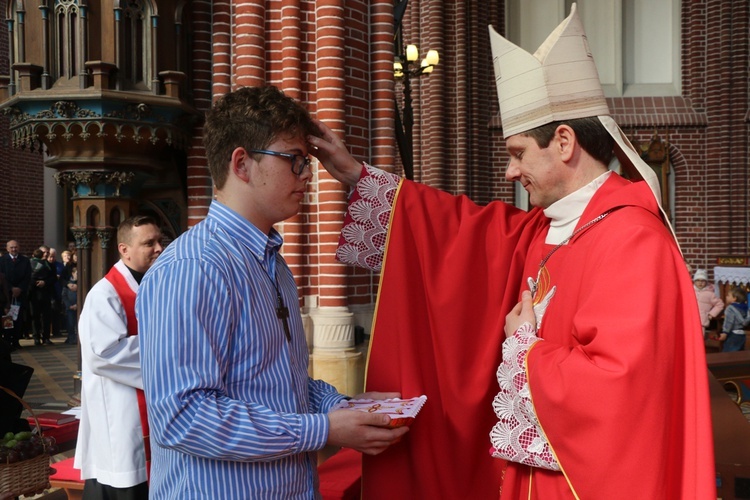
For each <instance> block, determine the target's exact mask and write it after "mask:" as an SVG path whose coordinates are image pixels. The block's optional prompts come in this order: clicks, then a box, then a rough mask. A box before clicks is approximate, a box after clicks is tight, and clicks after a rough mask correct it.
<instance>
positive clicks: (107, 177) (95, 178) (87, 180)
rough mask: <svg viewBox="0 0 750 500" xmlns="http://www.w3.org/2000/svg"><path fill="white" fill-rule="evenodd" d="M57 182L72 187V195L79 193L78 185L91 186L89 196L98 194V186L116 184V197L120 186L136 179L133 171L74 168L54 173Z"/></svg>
mask: <svg viewBox="0 0 750 500" xmlns="http://www.w3.org/2000/svg"><path fill="white" fill-rule="evenodd" d="M54 178H55V182H56V183H57V185H58V186H60V187H68V188H70V189H71V194H72V196H74V197H75V196H77V195H78V186H79V185H81V184H83V185H85V186H87V187H88V188H89V196H98V193H97V190H96V188H97V186H98V185H99V184H105V185H109V186H114V188H115V192H114V195H113V196H114V197H119V196H120V188H122V186H124V185H125V184H129V183H130V182H132V181H133V179H135V174H134V173H133V172H119V171H118V172H101V171H92V170H74V171H71V170H69V171H65V172H57V173H56V174H55V175H54Z"/></svg>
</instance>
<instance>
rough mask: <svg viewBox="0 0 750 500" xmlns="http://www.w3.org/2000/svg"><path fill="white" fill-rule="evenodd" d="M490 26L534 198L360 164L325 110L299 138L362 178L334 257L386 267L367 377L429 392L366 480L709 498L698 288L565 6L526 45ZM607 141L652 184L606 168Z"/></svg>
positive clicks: (511, 171) (415, 488)
mask: <svg viewBox="0 0 750 500" xmlns="http://www.w3.org/2000/svg"><path fill="white" fill-rule="evenodd" d="M491 34H492V36H493V40H492V45H493V54H494V58H495V73H496V75H497V87H498V97H499V100H500V111H501V116H502V120H503V133H504V135H505V138H506V145H507V149H508V152H509V153H510V156H511V161H510V165H509V166H508V170H507V172H506V178H507V179H508V180H511V181H519V182H520V183H521V184H522V185H523V186H524V188H525V189H526V191H527V192H528V193H529V199H530V202H531V204H532V205H534V206H535V207H537V208H534V209H533V210H531V211H530V212H529V213H525V212H523V211H521V210H518V209H516V208H514V207H512V206H509V205H507V204H504V203H492V204H490V205H488V206H486V207H479V206H476V205H474V204H473V203H471V202H470V201H469V200H468V199H466V198H465V197H452V196H449V195H447V194H446V193H442V192H439V191H437V190H434V189H430V188H427V187H425V186H421V185H419V184H416V183H412V182H408V181H405V180H401V179H399V178H398V177H396V176H394V175H392V174H388V173H385V172H382V171H379V170H376V169H373V168H372V167H369V166H365V167H364V168H363V167H362V165H360V164H358V163H357V162H356V161H355V160H354V159H353V158H352V157H351V156H350V155H349V154H348V152H347V151H346V149H345V146H344V145H343V143H342V141H340V140H339V139H338V138H337V137H336V136H335V135H334V134H333V133H332V132H331V131H330V130H329V129H327V128H324V127H323V126H322V125H321V128H323V130H324V133H323V135H322V138H317V137H310V139H309V141H310V143H311V148H312V151H311V152H312V154H315V155H316V156H317V157H318V158H319V159H320V160H321V161H322V162H323V164H324V165H325V167H326V168H327V169H328V170H329V172H331V174H332V175H334V177H336V178H337V179H339V180H340V181H342V182H344V183H346V184H349V185H355V186H356V190H355V192H354V194H353V195H352V198H351V199H350V210H349V213H348V214H347V221H346V222H345V225H344V228H343V230H342V245H341V246H340V248H339V252H338V256H339V258H340V259H341V260H343V261H344V262H349V263H354V264H359V265H364V266H366V267H369V268H372V269H379V268H381V265H382V271H381V273H382V275H381V281H380V295H379V297H378V302H377V304H378V309H377V311H376V320H375V324H374V326H373V333H372V339H371V346H370V354H369V364H368V374H367V389H368V390H378V389H379V388H381V387H391V388H392V387H396V388H398V389H399V390H400V391H401V392H402V394H403V395H404V397H410V396H413V395H416V394H426V395H427V397H428V398H429V399H430V405H428V406H426V407H425V408H424V409H423V410H422V411H421V412H420V417H419V418H420V425H419V426H415V428H414V429H413V430H412V432H411V433H410V435H409V439H407V440H404V441H403V442H402V443H399V444H398V445H396V446H394V447H393V449H391V450H389V451H388V453H385V454H383V456H382V457H381V456H378V457H365V458H366V460H365V461H364V463H363V478H362V479H363V492H364V497H365V498H376V495H377V489H378V487H379V486H380V485H382V484H385V483H386V482H388V483H389V484H397V485H398V489H397V491H395V492H393V494H392V495H390V496H389V498H394V499H407V498H496V497H497V494H498V490H499V489H501V498H502V499H545V500H547V499H558V498H565V499H570V498H608V499H610V498H688V497H690V498H704V499H708V498H716V492H715V487H714V473H713V471H714V463H713V445H712V434H711V425H710V410H709V399H708V387H707V372H706V362H705V355H704V351H703V344H702V337H701V335H700V321H699V319H698V310H697V305H696V300H695V294H694V292H693V289H692V284H691V282H690V277H689V276H688V274H687V272H686V270H685V264H684V261H683V259H682V256H681V254H680V252H679V249H678V247H677V245H676V243H675V241H674V239H673V236H672V234H671V232H670V229H669V228H668V227H667V225H666V224H665V222H664V221H663V220H662V215H661V211H660V207H659V204H658V199H659V198H658V192H659V191H658V183H657V182H656V179H655V177H654V175H653V172H652V171H651V170H650V169H649V167H648V166H647V165H645V164H644V163H643V162H642V161H641V160H640V158H639V156H638V154H637V152H636V151H635V150H634V149H633V148H632V146H630V144H629V143H627V142H626V141H625V140H624V134H622V132H621V131H620V129H619V127H617V125H616V124H615V123H614V121H613V120H612V119H611V118H610V117H609V116H608V115H609V112H608V110H607V104H606V100H605V98H604V95H603V92H602V90H601V85H600V83H599V81H598V75H597V71H596V67H595V65H594V62H593V58H592V56H591V53H590V51H589V50H588V47H587V45H586V38H585V34H584V33H583V27H582V25H581V23H580V20H579V19H578V17H577V15H576V13H575V4H574V7H573V11H572V12H571V15H570V16H569V17H568V18H567V19H566V20H565V21H564V22H563V23H562V24H561V25H560V26H559V27H558V28H557V29H556V30H555V31H554V32H553V34H552V35H550V37H549V38H548V39H547V41H546V42H545V43H544V44H543V45H542V46H541V47H540V49H539V50H538V51H537V52H536V53H535V54H534V55H531V54H528V53H526V52H524V51H523V50H522V49H520V48H518V47H516V46H515V45H513V44H511V43H510V42H507V41H506V40H504V39H502V37H500V36H499V35H497V34H496V33H494V30H491ZM613 148H614V153H615V154H616V155H617V157H618V159H619V161H620V165H621V168H622V170H623V172H624V173H627V174H629V175H630V177H631V178H632V179H634V180H636V179H637V178H644V179H645V181H640V182H632V183H631V182H630V181H628V180H626V179H625V178H623V177H621V176H620V175H618V174H617V173H614V172H610V171H609V170H608V165H609V163H610V160H611V159H612V156H613ZM386 236H387V238H386ZM385 241H387V242H388V245H387V248H386V246H385V245H384V244H383V242H385ZM386 252H387V255H386ZM383 259H385V260H383ZM383 262H385V264H382V263H383ZM632 269H637V270H638V272H637V273H633V272H630V270H632ZM613 291H614V292H615V293H616V295H617V299H616V300H612V292H613ZM519 299H521V301H520V302H519ZM503 332H505V333H503ZM506 336H507V340H506ZM394 350H397V352H398V355H394ZM501 352H502V360H501ZM393 360H398V363H396V362H394V361H393ZM498 365H499V368H498ZM498 384H499V389H500V391H499V392H498ZM493 399H494V401H493ZM492 409H494V411H495V415H493V411H492ZM488 433H490V434H491V435H490V439H489V440H488V439H487V434H488ZM490 444H491V445H492V449H491V454H492V456H494V457H498V458H502V459H503V460H497V459H494V458H491V457H490V454H488V453H487V448H488V447H489V445H490Z"/></svg>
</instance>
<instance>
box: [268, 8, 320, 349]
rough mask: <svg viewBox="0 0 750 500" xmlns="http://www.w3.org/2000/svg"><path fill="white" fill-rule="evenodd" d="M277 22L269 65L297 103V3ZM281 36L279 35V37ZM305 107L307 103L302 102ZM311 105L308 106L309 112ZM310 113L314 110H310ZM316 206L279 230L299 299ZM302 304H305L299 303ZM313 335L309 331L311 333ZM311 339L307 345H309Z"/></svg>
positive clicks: (299, 95)
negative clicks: (279, 76) (281, 233)
mask: <svg viewBox="0 0 750 500" xmlns="http://www.w3.org/2000/svg"><path fill="white" fill-rule="evenodd" d="M278 3H280V4H281V10H280V20H277V19H274V20H272V21H271V33H270V34H269V35H270V36H271V37H272V39H271V40H270V48H269V57H273V56H277V57H278V55H279V54H280V58H278V60H277V59H274V60H273V61H272V62H271V67H272V71H273V74H274V75H278V74H280V75H281V82H280V83H279V85H280V87H281V89H282V90H283V91H284V93H285V94H286V95H288V96H290V97H293V98H294V99H297V100H298V101H302V87H303V82H302V58H303V53H302V47H301V45H302V43H303V38H304V36H303V31H302V16H303V14H302V12H301V10H300V0H281V2H278ZM279 33H280V35H279ZM305 105H307V103H305ZM309 108H310V106H308V109H309ZM310 111H313V110H312V109H311V110H310ZM314 190H315V185H314V183H312V182H311V183H310V186H309V187H308V197H311V196H312V195H313V193H314ZM315 209H316V205H315V204H314V203H312V204H310V203H307V202H306V203H305V204H304V205H303V206H302V209H301V210H300V213H299V214H297V215H295V216H294V217H291V218H290V219H288V220H286V221H284V224H283V225H282V227H281V231H282V232H283V235H284V247H283V253H284V259H286V262H287V264H289V267H290V268H291V270H292V273H293V274H294V277H295V279H296V280H297V286H298V288H299V290H300V299H301V297H302V296H304V295H309V293H310V291H309V279H310V277H309V274H310V272H311V270H310V267H309V266H308V264H309V262H308V255H309V253H310V252H309V250H310V246H309V243H310V233H311V229H310V227H309V219H310V215H311V212H314V211H315ZM300 305H304V304H300ZM310 333H312V332H310ZM311 338H312V337H310V339H308V343H311Z"/></svg>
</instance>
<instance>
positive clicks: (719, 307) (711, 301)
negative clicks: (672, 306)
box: [693, 269, 724, 338]
mask: <svg viewBox="0 0 750 500" xmlns="http://www.w3.org/2000/svg"><path fill="white" fill-rule="evenodd" d="M693 288H695V297H696V299H697V300H698V312H699V313H700V317H701V325H703V337H704V338H707V337H709V336H710V335H711V334H712V333H713V330H714V329H715V324H716V322H715V319H716V318H717V317H718V316H719V314H721V311H723V310H724V301H723V300H721V298H719V296H718V295H716V290H715V289H714V286H713V285H712V284H709V283H708V273H707V272H706V270H705V269H696V270H695V274H694V275H693ZM712 325H714V328H712ZM713 335H714V337H715V336H716V334H715V333H713Z"/></svg>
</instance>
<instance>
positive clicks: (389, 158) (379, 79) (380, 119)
mask: <svg viewBox="0 0 750 500" xmlns="http://www.w3.org/2000/svg"><path fill="white" fill-rule="evenodd" d="M371 12H372V22H371V23H370V26H371V29H372V34H371V35H370V47H371V50H370V54H372V56H371V57H372V67H371V70H370V71H371V75H372V82H371V88H372V98H371V103H372V126H371V128H370V139H371V143H372V144H371V147H372V156H371V157H370V159H369V161H370V162H371V164H372V165H373V166H375V167H378V168H382V169H384V170H388V171H391V172H392V171H393V167H394V161H395V155H396V141H395V136H394V135H393V128H394V126H395V116H394V113H395V111H394V101H393V100H394V81H393V1H392V0H374V1H373V3H372V6H371Z"/></svg>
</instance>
